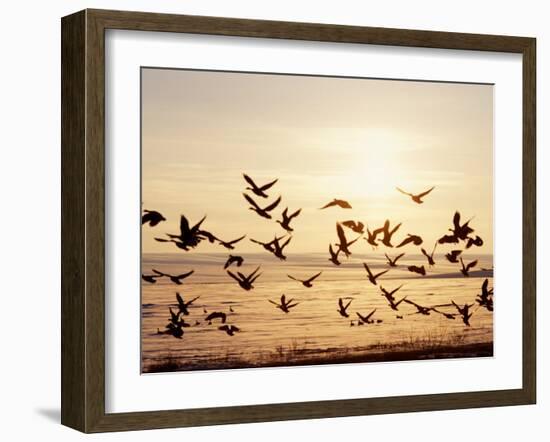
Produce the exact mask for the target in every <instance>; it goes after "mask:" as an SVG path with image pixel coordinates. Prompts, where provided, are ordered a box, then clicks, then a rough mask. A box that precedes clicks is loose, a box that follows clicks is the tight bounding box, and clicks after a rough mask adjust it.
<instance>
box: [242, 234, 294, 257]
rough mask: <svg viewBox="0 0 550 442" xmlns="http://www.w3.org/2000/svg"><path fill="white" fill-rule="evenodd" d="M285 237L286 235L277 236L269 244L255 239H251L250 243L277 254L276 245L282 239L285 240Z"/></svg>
mask: <svg viewBox="0 0 550 442" xmlns="http://www.w3.org/2000/svg"><path fill="white" fill-rule="evenodd" d="M285 236H286V235H282V236H275V238H273V239H272V240H271V241H269V242H263V241H259V240H257V239H254V238H250V241H251V242H253V243H254V244H259V245H261V246H262V247H263V248H264V249H265V250H267V251H268V252H270V253H273V252H275V243H276V242H278V241H280V240H281V239H283V238H284V237H285Z"/></svg>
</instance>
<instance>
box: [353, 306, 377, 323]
mask: <svg viewBox="0 0 550 442" xmlns="http://www.w3.org/2000/svg"><path fill="white" fill-rule="evenodd" d="M374 312H376V309H374V310H373V311H371V312H370V313H369V314H368V315H366V316H363V315H362V314H361V313H359V312H355V314H356V315H357V317H358V318H359V321H360V323H362V324H372V323H373V322H374V321H373V320H371V319H370V318H372V315H374ZM357 325H359V324H357Z"/></svg>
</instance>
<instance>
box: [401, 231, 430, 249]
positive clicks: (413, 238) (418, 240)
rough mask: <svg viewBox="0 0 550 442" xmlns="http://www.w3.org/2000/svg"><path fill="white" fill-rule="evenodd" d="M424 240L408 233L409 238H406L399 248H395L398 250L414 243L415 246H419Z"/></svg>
mask: <svg viewBox="0 0 550 442" xmlns="http://www.w3.org/2000/svg"><path fill="white" fill-rule="evenodd" d="M422 242H423V241H422V238H420V236H418V235H411V234H410V233H407V238H405V239H404V240H403V241H401V242H400V243H399V245H398V246H396V247H395V248H396V249H398V248H400V247H403V246H406V245H407V244H410V243H413V244H414V245H415V246H419V245H420V244H422Z"/></svg>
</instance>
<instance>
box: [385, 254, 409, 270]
mask: <svg viewBox="0 0 550 442" xmlns="http://www.w3.org/2000/svg"><path fill="white" fill-rule="evenodd" d="M384 256H385V257H386V259H387V260H388V265H389V266H390V267H397V261H398V260H399V259H400V258H402V257H403V256H405V254H404V253H401V254H400V255H397V256H396V257H395V258H394V259H391V258H390V257H389V256H388V254H387V253H384Z"/></svg>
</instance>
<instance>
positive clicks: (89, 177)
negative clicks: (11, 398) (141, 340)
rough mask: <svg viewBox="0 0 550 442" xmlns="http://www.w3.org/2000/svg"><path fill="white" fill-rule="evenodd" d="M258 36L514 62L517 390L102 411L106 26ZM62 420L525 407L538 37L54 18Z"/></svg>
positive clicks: (114, 425)
mask: <svg viewBox="0 0 550 442" xmlns="http://www.w3.org/2000/svg"><path fill="white" fill-rule="evenodd" d="M106 29H123V30H139V31H162V32H175V33H195V34H211V35H223V36H241V37H262V38H273V39H291V40H306V41H322V42H334V43H358V44H376V45H391V46H406V47H419V48H441V49H457V50H476V51H495V52H507V53H517V54H521V55H522V60H523V61H522V64H523V166H522V167H523V281H522V284H523V295H522V296H523V298H522V300H523V319H522V320H523V338H522V339H523V360H522V367H523V385H522V387H521V388H518V389H513V390H497V391H475V392H457V393H446V394H429V395H416V396H401V397H380V398H364V399H347V400H331V401H316V402H298V403H295V402H294V403H284V404H270V405H250V406H231V407H220V408H199V409H188V410H186V409H181V410H170V411H147V412H132V413H115V414H109V413H106V412H105V389H106V386H105V338H106V337H105V299H104V293H105V292H104V290H105V282H104V281H105V271H104V262H105V261H104V259H105V256H104V249H105V223H104V221H105V206H104V202H105V164H104V161H105V160H104V157H105V142H104V140H105V103H104V101H105V77H104V72H105V30H106ZM61 49H62V341H61V344H62V409H61V421H62V424H64V425H67V426H69V427H72V428H75V429H77V430H80V431H83V432H87V433H88V432H104V431H122V430H141V429H151V428H168V427H186V426H198V425H216V424H230V423H244V422H262V421H280V420H290V419H310V418H324V417H338V416H357V415H368V414H383V413H402V412H411V411H429V410H445V409H461V408H472V407H490V406H506V405H520V404H533V403H535V398H536V336H535V332H536V305H535V291H536V252H535V251H536V176H535V173H536V152H535V146H536V142H535V133H536V126H535V124H536V122H535V115H536V95H535V87H536V77H535V75H536V73H535V72H536V71H535V54H536V41H535V39H533V38H525V37H512V36H496V35H474V34H459V33H448V32H431V31H418V30H405V29H384V28H369V27H357V26H339V25H327V24H312V23H294V22H277V21H263V20H242V19H233V18H217V17H199V16H186V15H169V14H154V13H140V12H122V11H106V10H84V11H81V12H78V13H75V14H73V15H70V16H67V17H64V18H63V19H62V48H61Z"/></svg>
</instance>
